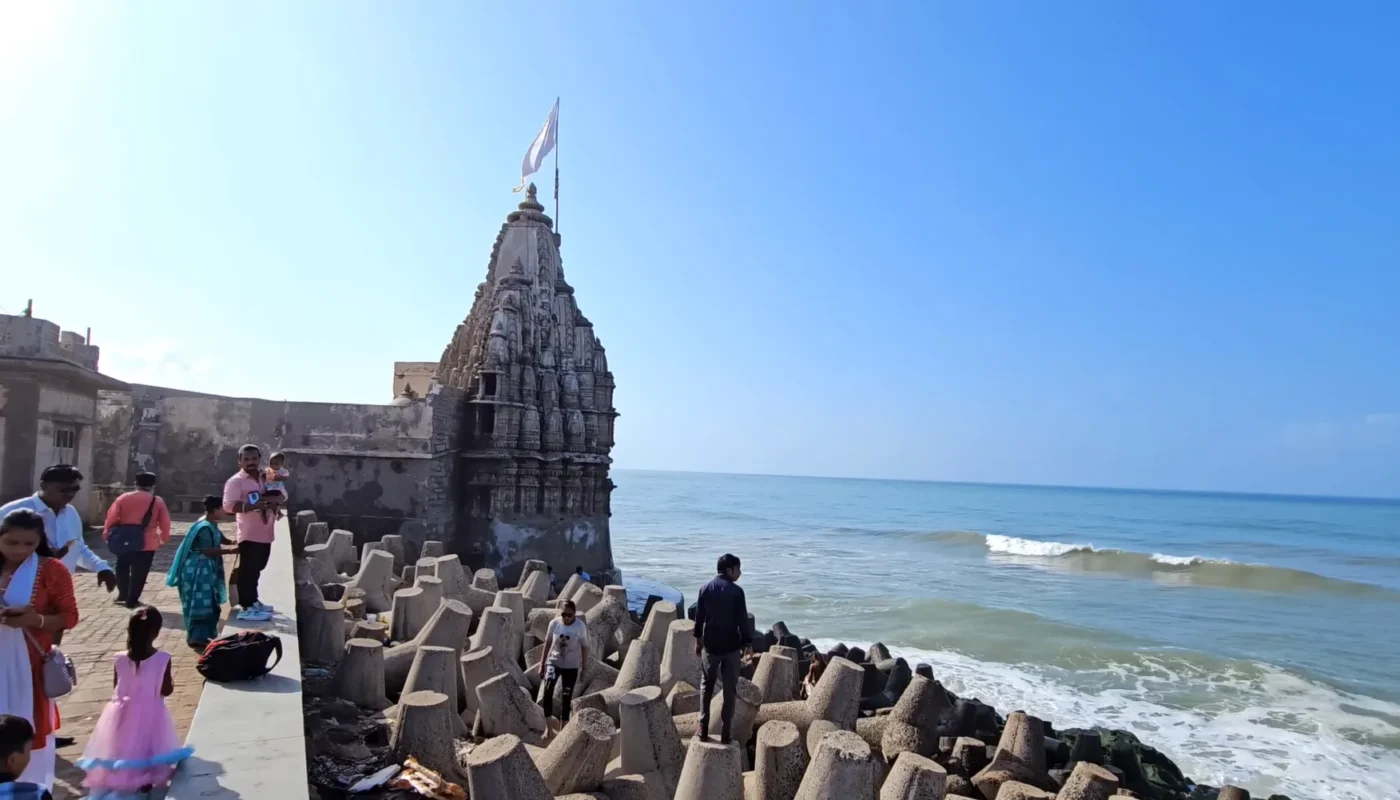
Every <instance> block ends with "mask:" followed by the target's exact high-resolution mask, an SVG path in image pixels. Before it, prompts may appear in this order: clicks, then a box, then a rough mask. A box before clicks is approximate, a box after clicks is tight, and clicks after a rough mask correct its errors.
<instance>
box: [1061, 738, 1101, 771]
mask: <svg viewBox="0 0 1400 800" xmlns="http://www.w3.org/2000/svg"><path fill="white" fill-rule="evenodd" d="M1061 735H1062V736H1063V737H1064V739H1065V741H1067V742H1069V745H1070V750H1069V760H1070V763H1075V762H1079V761H1088V762H1089V763H1090V764H1098V765H1099V766H1103V737H1102V736H1100V735H1099V732H1098V731H1080V730H1068V731H1065V732H1064V733H1063V734H1061Z"/></svg>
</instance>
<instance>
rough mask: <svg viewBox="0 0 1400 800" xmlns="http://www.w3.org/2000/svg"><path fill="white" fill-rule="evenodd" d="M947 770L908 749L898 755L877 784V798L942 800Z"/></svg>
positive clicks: (886, 799) (946, 781)
mask: <svg viewBox="0 0 1400 800" xmlns="http://www.w3.org/2000/svg"><path fill="white" fill-rule="evenodd" d="M947 783H948V772H947V771H946V770H944V769H943V768H942V767H940V766H939V765H938V763H937V762H935V761H934V760H933V759H931V758H925V757H923V756H921V755H919V754H918V753H913V752H910V751H908V750H906V751H904V752H903V753H900V754H899V758H896V759H895V761H894V766H892V767H890V774H889V775H887V776H885V783H884V785H883V786H881V787H880V800H943V791H944V787H945V786H946V785H947Z"/></svg>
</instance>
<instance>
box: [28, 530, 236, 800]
mask: <svg viewBox="0 0 1400 800" xmlns="http://www.w3.org/2000/svg"><path fill="white" fill-rule="evenodd" d="M192 523H193V520H191V519H186V520H183V521H177V522H175V523H174V525H173V526H172V530H171V538H170V543H169V544H167V545H166V546H165V547H162V548H161V549H160V551H159V552H158V553H156V557H155V563H154V564H153V565H152V566H151V576H150V578H148V579H147V580H146V591H145V594H143V595H142V596H141V600H142V602H145V603H149V604H151V605H153V606H155V607H156V608H158V609H160V612H161V615H162V616H163V617H164V619H165V628H164V630H162V631H161V635H160V638H159V639H157V640H156V646H157V647H159V648H160V649H162V650H164V651H165V652H167V653H169V654H170V655H171V667H172V672H173V675H174V679H175V693H174V694H173V695H171V696H170V697H168V698H166V705H167V707H168V708H169V709H170V713H171V715H172V716H174V718H175V728H176V730H177V731H178V732H179V734H180V738H181V740H183V739H184V737H185V734H186V733H187V732H188V731H189V728H190V720H191V719H192V718H193V717H194V711H195V707H196V706H198V705H199V698H200V694H201V693H202V692H203V690H204V678H202V677H200V675H199V673H198V672H196V671H195V661H196V660H197V658H198V654H197V653H195V652H194V651H192V650H190V649H189V647H187V646H186V645H185V630H184V622H183V619H182V617H181V614H180V596H179V594H178V593H177V592H176V591H175V589H173V588H170V587H167V586H166V585H165V574H166V572H168V571H169V570H170V561H171V559H172V558H173V557H174V555H175V550H176V549H177V548H178V547H179V546H180V542H181V541H182V540H183V539H184V537H185V533H186V532H188V531H189V529H190V525H191V524H192ZM223 530H224V534H225V535H226V536H228V537H229V538H233V525H232V523H228V524H225V525H224V526H223ZM87 542H88V546H89V547H91V548H92V549H93V551H94V552H96V553H97V554H99V555H101V556H102V557H103V558H105V559H107V561H108V563H112V564H115V562H116V559H115V558H112V557H110V556H109V554H108V553H107V548H106V546H105V545H104V544H103V542H102V535H101V533H100V532H97V531H91V532H89V533H88V536H87ZM229 561H231V559H229ZM231 566H232V564H229V563H226V564H225V567H226V568H228V567H231ZM73 584H74V587H75V588H76V589H77V595H78V611H79V615H80V620H79V622H78V627H77V628H74V629H73V630H71V631H68V632H67V633H65V634H64V636H63V644H62V648H63V652H64V653H66V654H68V656H69V657H70V658H72V659H73V663H74V664H76V665H77V667H78V686H77V688H75V689H74V690H73V693H72V694H70V695H68V696H67V697H65V698H63V699H62V700H59V701H58V711H59V715H60V716H61V717H62V719H63V729H62V730H61V731H59V734H60V735H64V736H72V737H74V738H76V739H77V743H76V744H74V745H73V746H72V747H67V748H63V749H60V750H59V751H58V780H57V781H56V782H55V784H54V791H53V795H54V798H55V800H70V799H71V798H78V797H85V796H86V795H87V793H86V792H85V791H84V790H83V788H82V786H83V771H82V770H80V769H78V768H77V767H75V766H73V762H74V761H77V760H78V759H79V758H81V757H82V754H83V747H84V746H86V744H87V738H88V736H89V735H90V734H91V733H92V728H93V725H95V724H96V723H97V718H98V716H99V715H100V714H101V713H102V709H104V708H106V707H107V701H108V700H109V699H111V697H112V654H113V653H116V652H119V651H122V650H125V649H126V623H127V618H128V616H129V615H130V614H131V612H130V611H129V610H127V609H126V608H125V607H124V606H118V605H114V604H113V603H112V598H113V597H115V595H111V594H108V593H107V591H106V590H105V589H103V588H102V587H101V586H99V585H98V584H97V578H96V576H94V575H93V574H92V573H91V572H79V573H78V574H77V575H75V576H73Z"/></svg>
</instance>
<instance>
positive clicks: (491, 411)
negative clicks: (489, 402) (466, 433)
mask: <svg viewBox="0 0 1400 800" xmlns="http://www.w3.org/2000/svg"><path fill="white" fill-rule="evenodd" d="M476 408H477V430H476V432H477V433H478V434H479V435H481V436H493V435H495V433H496V407H495V406H477V407H476Z"/></svg>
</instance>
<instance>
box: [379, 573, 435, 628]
mask: <svg viewBox="0 0 1400 800" xmlns="http://www.w3.org/2000/svg"><path fill="white" fill-rule="evenodd" d="M440 605H442V582H441V581H439V580H438V579H437V578H434V577H432V576H431V575H429V576H425V577H421V578H419V579H418V585H417V586H414V587H412V588H409V589H400V590H398V591H397V592H394V605H393V608H392V609H391V610H390V612H389V639H390V640H391V641H395V642H407V641H409V640H411V639H412V638H413V637H415V636H417V635H418V634H419V632H420V631H422V630H423V628H424V627H425V626H427V624H428V622H429V621H430V620H431V619H432V618H433V615H434V614H436V613H437V610H438V606H440Z"/></svg>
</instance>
